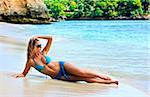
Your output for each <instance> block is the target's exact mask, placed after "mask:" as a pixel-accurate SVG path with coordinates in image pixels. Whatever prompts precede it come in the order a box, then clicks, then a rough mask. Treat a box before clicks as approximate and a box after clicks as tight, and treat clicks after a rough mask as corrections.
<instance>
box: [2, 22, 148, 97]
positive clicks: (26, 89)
mask: <svg viewBox="0 0 150 97" xmlns="http://www.w3.org/2000/svg"><path fill="white" fill-rule="evenodd" d="M12 25H13V24H7V23H0V27H1V28H3V29H1V28H0V34H1V35H4V36H0V41H2V43H9V44H19V45H22V46H23V47H26V45H25V43H23V42H22V41H18V37H17V38H14V37H11V38H13V39H9V37H10V36H9V37H7V35H6V34H7V33H4V34H2V33H3V32H6V31H5V30H6V29H8V27H10V28H9V30H8V31H11V29H12V30H16V29H21V28H19V27H17V26H12ZM9 35H10V34H9ZM15 49H16V48H15ZM22 50H24V49H23V48H21V51H22ZM11 65H12V64H11ZM0 66H3V67H1V68H6V66H9V64H5V66H4V65H2V63H0ZM16 71H18V72H19V71H20V70H19V69H18V70H14V72H16ZM13 74H14V73H12V71H10V72H2V71H0V86H1V87H0V97H12V96H13V97H148V95H147V94H145V93H143V92H142V91H140V90H138V89H136V88H133V87H132V86H130V85H127V84H125V83H124V82H120V84H119V86H116V85H102V84H95V83H94V84H92V83H85V82H78V83H71V82H64V81H58V80H52V79H49V78H48V79H47V78H45V76H36V75H32V74H29V75H28V76H27V77H26V78H19V79H16V78H14V77H12V75H13Z"/></svg>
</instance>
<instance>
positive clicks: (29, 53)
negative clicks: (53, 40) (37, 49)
mask: <svg viewBox="0 0 150 97" xmlns="http://www.w3.org/2000/svg"><path fill="white" fill-rule="evenodd" d="M37 41H39V40H38V39H37V38H35V39H34V38H31V39H30V41H29V43H28V48H27V62H28V61H29V59H30V58H32V55H33V49H34V46H35V43H36V42H37Z"/></svg>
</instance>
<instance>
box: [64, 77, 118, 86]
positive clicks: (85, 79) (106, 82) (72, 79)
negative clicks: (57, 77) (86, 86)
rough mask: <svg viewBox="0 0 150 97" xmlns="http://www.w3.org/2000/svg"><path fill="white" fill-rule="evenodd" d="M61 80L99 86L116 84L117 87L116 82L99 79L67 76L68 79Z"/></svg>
mask: <svg viewBox="0 0 150 97" xmlns="http://www.w3.org/2000/svg"><path fill="white" fill-rule="evenodd" d="M61 79H62V80H65V81H72V82H75V81H86V82H88V83H100V84H116V85H118V84H119V83H118V81H112V80H103V79H100V78H96V77H95V78H87V77H79V76H73V75H69V79H65V78H64V77H62V78H61Z"/></svg>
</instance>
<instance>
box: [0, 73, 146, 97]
mask: <svg viewBox="0 0 150 97" xmlns="http://www.w3.org/2000/svg"><path fill="white" fill-rule="evenodd" d="M13 74H14V73H0V86H1V87H0V97H12V95H13V97H148V95H146V94H144V93H143V92H141V91H139V90H137V89H135V88H133V87H131V86H128V85H126V84H124V83H120V85H119V86H116V85H113V84H112V85H103V84H97V83H85V82H78V83H72V82H65V81H59V80H53V79H50V78H45V77H44V76H43V77H42V76H36V75H28V76H27V77H26V78H14V77H13V76H12V75H13Z"/></svg>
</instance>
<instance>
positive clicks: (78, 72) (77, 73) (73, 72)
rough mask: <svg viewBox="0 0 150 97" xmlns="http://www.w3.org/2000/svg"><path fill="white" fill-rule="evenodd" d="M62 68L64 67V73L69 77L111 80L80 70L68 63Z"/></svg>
mask: <svg viewBox="0 0 150 97" xmlns="http://www.w3.org/2000/svg"><path fill="white" fill-rule="evenodd" d="M64 67H65V70H66V72H67V73H69V74H71V75H75V76H79V77H87V78H93V77H99V78H101V79H104V80H111V79H110V78H109V77H107V76H102V75H98V74H96V73H94V72H92V71H88V70H83V69H80V68H78V67H76V66H74V65H72V64H70V63H67V62H65V65H64Z"/></svg>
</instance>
